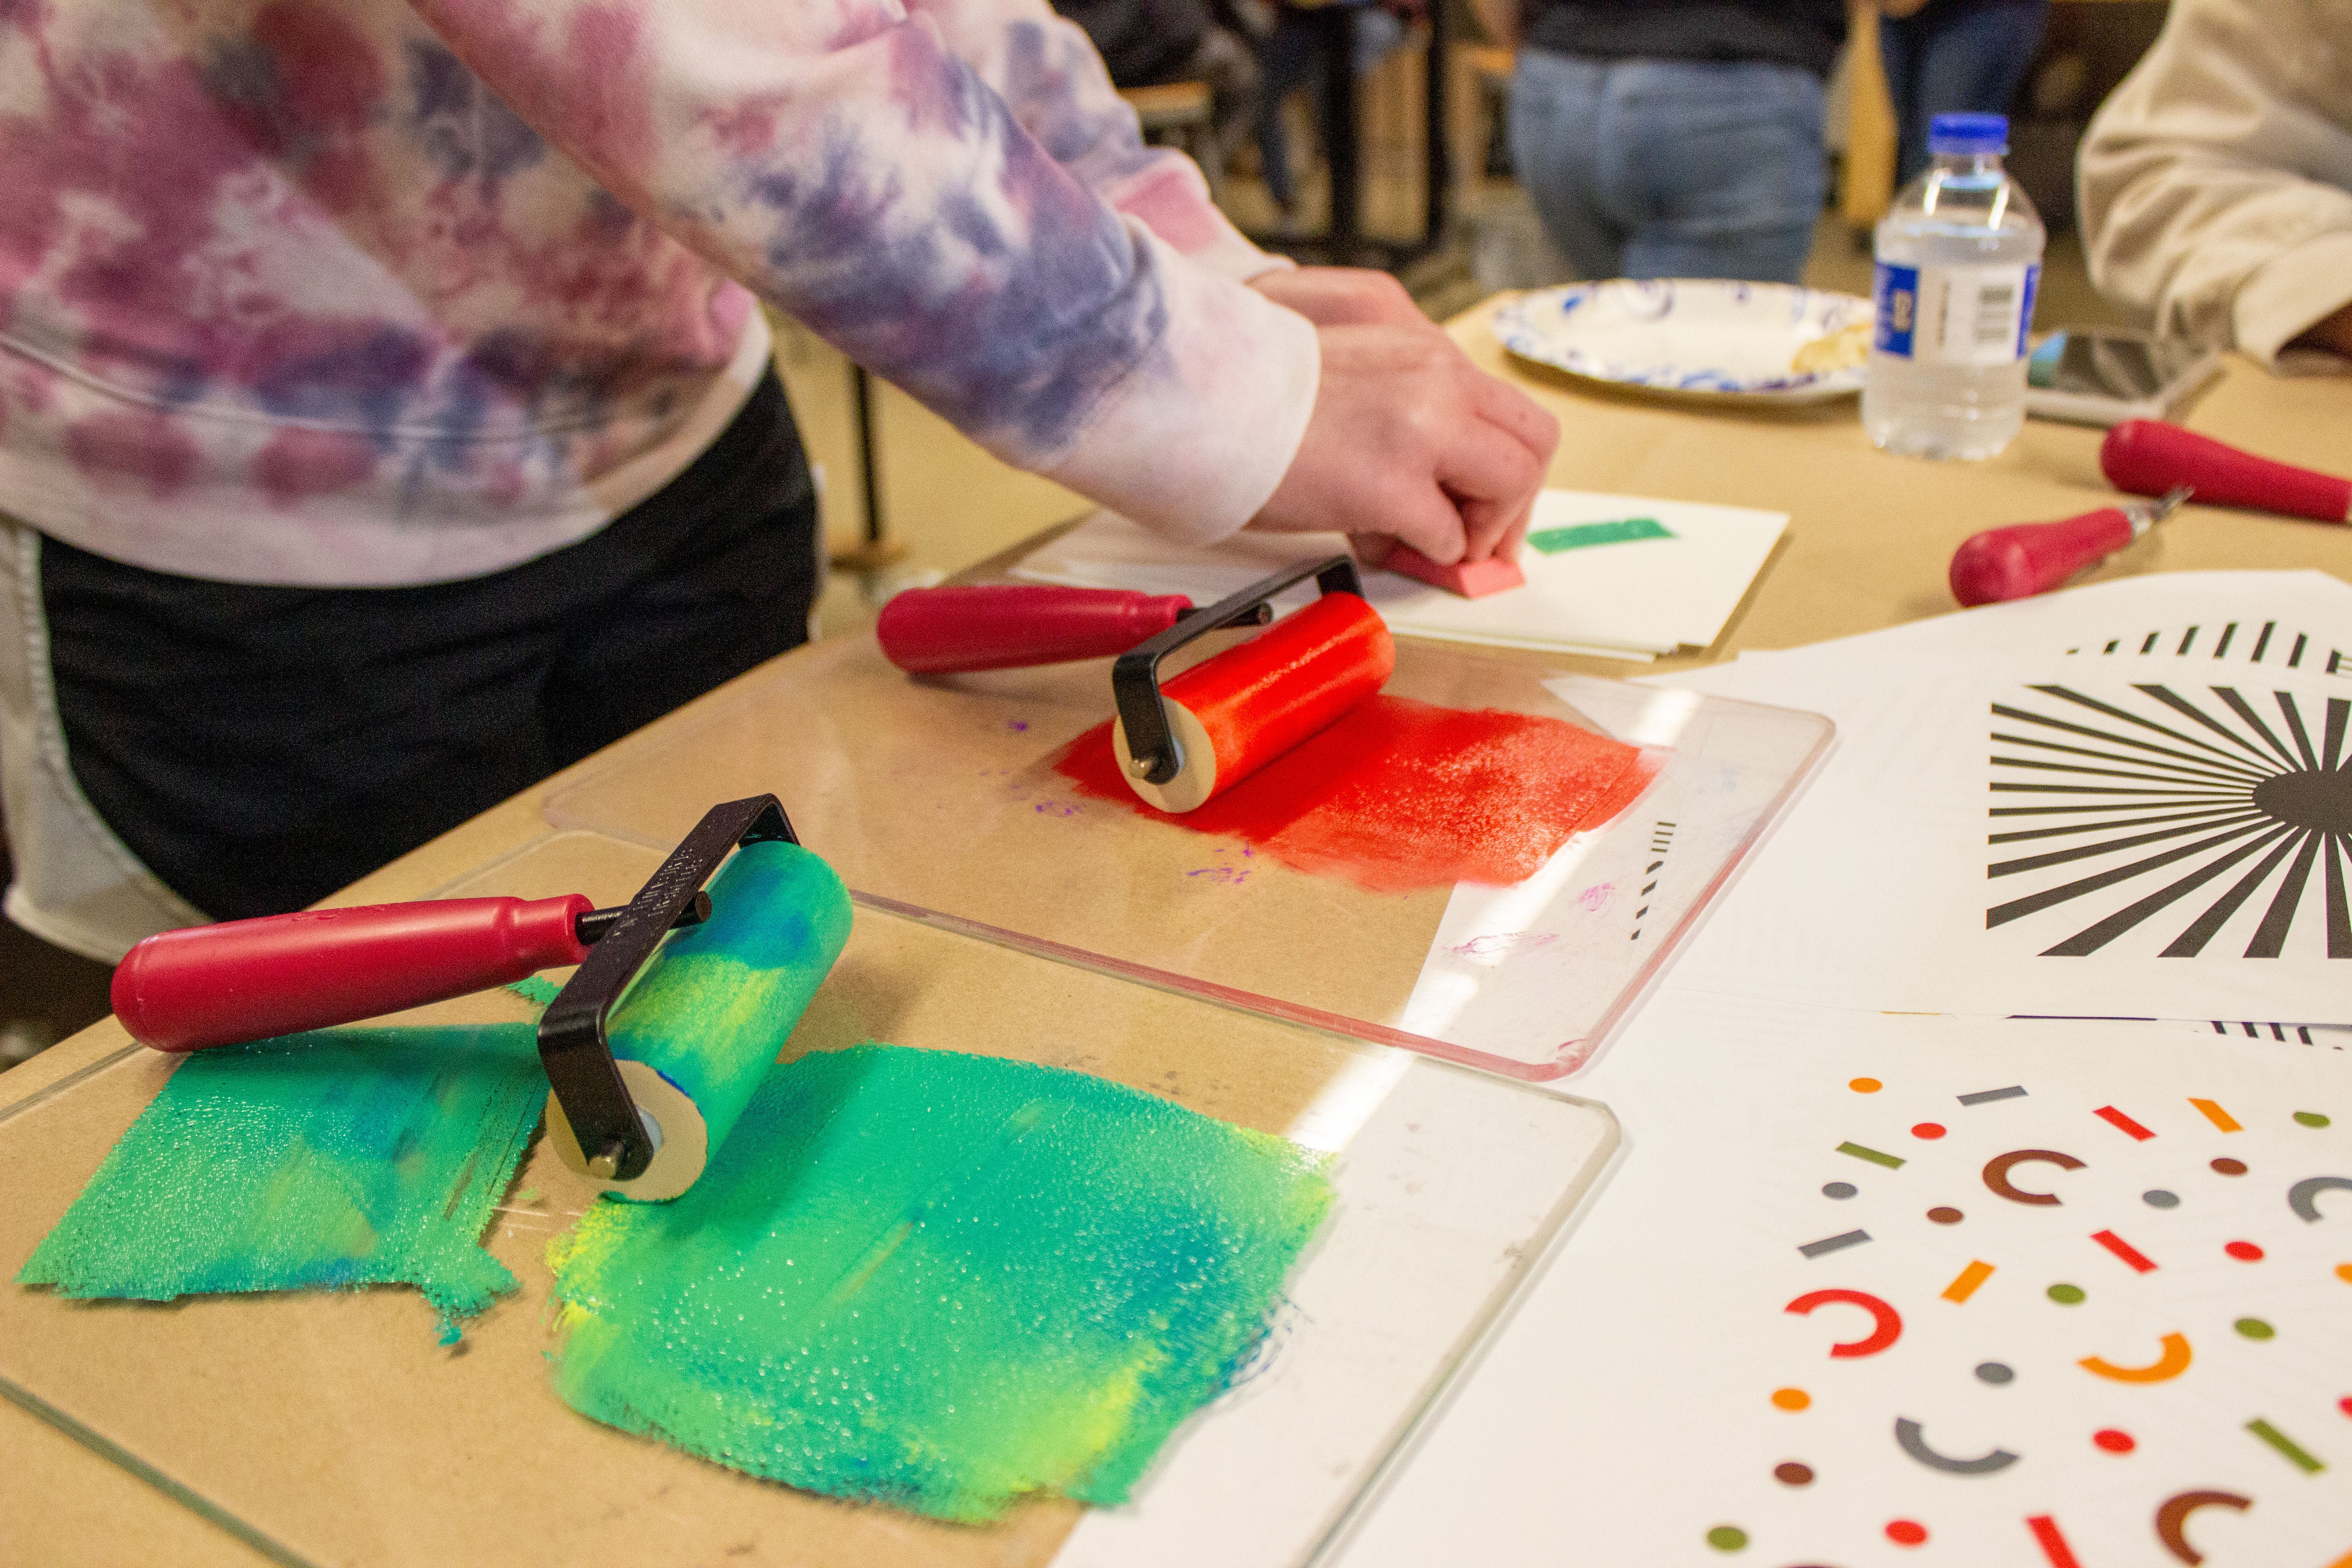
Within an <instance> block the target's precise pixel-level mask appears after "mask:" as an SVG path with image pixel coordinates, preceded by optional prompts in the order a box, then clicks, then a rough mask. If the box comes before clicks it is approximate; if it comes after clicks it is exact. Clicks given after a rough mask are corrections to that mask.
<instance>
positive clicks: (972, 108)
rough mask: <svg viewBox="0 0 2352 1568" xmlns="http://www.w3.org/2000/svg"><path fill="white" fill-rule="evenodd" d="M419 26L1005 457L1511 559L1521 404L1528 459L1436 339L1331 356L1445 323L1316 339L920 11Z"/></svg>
mask: <svg viewBox="0 0 2352 1568" xmlns="http://www.w3.org/2000/svg"><path fill="white" fill-rule="evenodd" d="M412 3H413V4H414V5H415V8H416V9H417V11H418V13H419V14H420V15H421V16H424V17H425V18H426V20H427V21H428V22H429V23H430V24H431V25H432V26H434V27H435V28H436V30H437V31H439V32H440V34H441V35H442V37H444V38H445V39H446V41H447V42H448V43H449V44H450V46H451V47H453V48H454V49H455V50H456V51H457V53H458V54H459V56H460V57H461V58H464V59H465V60H466V62H467V65H468V66H470V67H471V68H473V69H474V71H475V72H476V73H477V74H478V75H479V76H480V77H481V78H482V79H484V80H485V81H486V82H488V84H489V85H490V87H491V89H493V90H494V91H496V92H497V93H498V94H499V96H500V98H501V99H503V100H505V101H506V103H507V104H508V105H509V107H511V108H513V109H514V110H516V111H517V112H518V113H520V115H521V116H522V117H523V118H524V119H525V120H526V121H529V122H530V124H531V125H533V126H534V127H535V128H536V129H537V130H539V131H540V132H541V134H542V135H544V136H546V137H547V138H548V139H549V140H550V141H551V142H553V143H554V144H555V145H556V146H558V147H560V148H561V149H562V151H563V152H564V153H566V154H567V155H568V156H570V157H572V159H573V160H575V161H576V162H577V163H580V164H581V165H582V166H583V168H584V169H586V170H587V171H588V172H589V173H590V174H592V175H593V177H594V178H595V179H596V180H597V181H599V182H600V183H601V184H603V185H604V188H605V189H607V190H609V191H611V192H612V193H613V194H614V195H615V196H616V197H618V198H619V199H620V200H622V201H624V202H625V203H626V204H628V205H630V206H631V207H633V208H635V210H637V211H638V212H641V213H643V214H645V215H646V216H648V217H650V218H651V219H653V220H654V221H655V222H656V223H658V224H660V225H661V226H663V227H664V228H665V229H667V231H668V232H669V233H671V234H672V235H674V236H675V237H677V238H678V239H680V240H681V241H682V242H683V243H685V244H687V245H688V246H690V247H693V248H694V249H695V250H697V251H698V252H699V253H700V254H701V255H702V256H704V257H705V258H708V259H709V261H710V262H711V263H712V264H714V265H715V266H717V267H719V268H721V269H723V270H725V271H726V272H728V273H730V275H732V276H733V277H735V278H737V279H740V280H741V281H743V282H744V283H745V284H747V285H748V286H750V287H751V288H752V289H755V290H757V291H758V292H759V293H761V294H762V295H763V296H765V297H766V298H768V299H769V300H773V301H774V302H775V303H777V304H778V305H780V306H782V308H783V309H785V310H789V311H790V312H792V313H793V315H794V316H795V317H797V318H798V319H799V320H800V321H802V322H803V324H805V325H806V326H808V327H809V328H810V329H811V330H813V331H816V332H817V333H818V334H819V335H820V336H823V337H824V338H825V339H826V340H827V341H829V342H832V343H834V344H835V346H836V347H838V348H840V349H841V350H842V351H843V352H844V353H846V354H847V355H848V356H849V357H850V358H852V359H853V360H856V362H857V363H860V364H863V365H866V366H867V367H868V368H870V369H872V370H874V371H875V372H877V374H881V375H883V376H885V377H887V378H888V379H889V380H891V381H893V382H896V383H897V384H899V385H901V386H903V387H905V388H906V389H907V390H908V392H910V393H912V394H913V395H915V396H916V397H918V398H919V399H920V400H921V401H922V402H923V403H924V404H926V405H928V406H929V407H930V408H932V409H934V410H935V411H937V412H939V413H940V415H942V416H945V417H946V418H948V419H949V420H950V422H951V423H953V424H955V425H956V426H958V427H959V428H961V430H963V431H964V432H965V433H966V434H967V435H969V436H971V437H972V438H973V439H975V440H977V441H978V442H980V443H981V444H982V446H984V447H987V448H988V449H990V450H991V451H992V452H994V453H995V454H996V455H997V456H999V457H1001V458H1004V459H1005V460H1006V461H1008V462H1010V463H1013V464H1014V465H1015V466H1017V467H1021V468H1027V469H1030V470H1032V471H1034V472H1037V473H1042V474H1044V475H1045V476H1046V477H1048V478H1050V479H1055V480H1057V481H1059V482H1060V483H1063V484H1065V485H1067V486H1068V487H1069V488H1071V489H1075V490H1077V491H1078V492H1080V493H1081V494H1083V495H1087V496H1089V497H1091V498H1093V499H1094V500H1098V501H1100V502H1102V503H1103V504H1105V505H1107V506H1110V507H1113V508H1116V509H1117V510H1120V511H1123V512H1125V513H1126V514H1127V515H1129V517H1132V518H1134V519H1135V520H1136V521H1139V522H1142V523H1144V524H1146V525H1148V526H1150V527H1153V528H1155V529H1158V530H1160V531H1162V532H1165V533H1168V534H1170V535H1171V536H1174V537H1178V538H1183V539H1191V540H1197V541H1206V540H1212V539H1216V538H1220V537H1222V536H1223V535H1224V534H1226V533H1229V532H1231V531H1234V529H1237V528H1239V527H1241V526H1242V525H1243V524H1244V522H1246V521H1255V522H1256V523H1257V524H1258V525H1259V526H1261V527H1270V528H1281V529H1298V528H1333V529H1349V530H1354V531H1375V532H1385V533H1393V534H1396V535H1398V536H1400V537H1402V538H1404V539H1406V540H1408V541H1409V542H1412V543H1413V544H1414V545H1415V546H1416V547H1417V548H1420V549H1422V550H1423V551H1424V552H1427V553H1429V554H1431V555H1433V556H1434V557H1435V558H1436V559H1439V560H1442V561H1450V560H1454V559H1457V558H1460V557H1461V556H1462V555H1463V554H1464V552H1465V550H1466V551H1467V552H1469V555H1470V558H1472V559H1477V558H1480V557H1482V556H1483V555H1485V554H1486V553H1487V552H1489V551H1490V550H1491V549H1492V547H1493V545H1494V543H1495V542H1498V541H1500V540H1503V539H1506V538H1507V536H1508V529H1509V525H1508V524H1507V522H1506V523H1505V524H1504V525H1502V526H1501V527H1499V528H1497V527H1496V526H1493V525H1492V524H1491V523H1490V522H1489V521H1487V518H1486V514H1487V513H1489V512H1495V511H1507V510H1509V509H1510V507H1511V506H1512V505H1514V504H1516V503H1510V502H1507V501H1504V500H1496V499H1495V498H1496V497H1501V496H1507V495H1509V494H1513V493H1516V492H1517V490H1518V489H1521V488H1526V489H1528V493H1529V494H1530V495H1531V494H1532V481H1531V480H1526V479H1525V478H1524V470H1525V468H1526V464H1525V463H1524V462H1523V461H1522V460H1521V459H1520V458H1519V457H1518V455H1517V454H1515V453H1514V454H1505V455H1504V457H1503V458H1501V459H1500V460H1499V461H1498V459H1497V458H1496V452H1495V448H1494V446H1493V443H1492V441H1491V440H1490V439H1488V437H1489V436H1490V435H1491V433H1493V432H1494V431H1496V430H1500V429H1502V428H1504V427H1505V426H1499V425H1497V424H1496V419H1495V418H1494V417H1493V416H1492V411H1493V410H1494V409H1495V408H1496V407H1497V406H1498V405H1501V404H1502V403H1507V402H1508V401H1509V400H1510V399H1517V403H1518V404H1522V405H1526V406H1525V409H1524V410H1523V411H1522V410H1518V409H1516V408H1514V409H1513V410H1512V411H1511V412H1510V414H1509V415H1508V416H1507V418H1508V419H1509V420H1510V421H1512V422H1513V423H1514V424H1515V425H1516V426H1517V427H1519V428H1522V429H1526V430H1532V431H1537V432H1538V435H1537V438H1538V439H1541V436H1540V429H1539V427H1538V425H1537V424H1536V423H1534V422H1531V421H1529V420H1528V419H1527V417H1526V416H1527V415H1533V416H1534V421H1539V422H1541V424H1542V426H1549V418H1548V416H1543V415H1541V414H1540V413H1539V412H1538V411H1536V410H1535V409H1534V406H1533V405H1532V404H1528V402H1527V400H1526V399H1525V398H1524V397H1521V396H1519V395H1517V394H1516V393H1508V392H1507V389H1505V388H1503V387H1502V386H1501V384H1499V383H1493V382H1491V381H1490V380H1489V379H1488V378H1483V377H1476V373H1475V372H1468V374H1469V375H1470V376H1472V377H1475V378H1476V380H1477V381H1478V382H1480V383H1484V384H1483V385H1479V386H1477V387H1476V389H1475V391H1471V390H1466V389H1465V381H1464V373H1465V371H1467V362H1466V360H1462V358H1461V355H1460V351H1459V350H1458V349H1454V348H1453V346H1452V345H1451V343H1448V344H1446V345H1445V346H1446V348H1447V349H1449V350H1451V351H1452V354H1453V360H1452V361H1447V360H1444V357H1443V356H1440V355H1435V354H1433V353H1430V352H1429V351H1428V348H1427V345H1426V343H1425V341H1423V342H1421V346H1420V347H1419V348H1417V349H1416V350H1415V351H1414V352H1413V353H1408V354H1404V355H1402V358H1403V359H1404V360H1407V361H1410V362H1412V363H1399V364H1391V365H1386V366H1383V365H1381V364H1379V363H1366V362H1365V358H1364V356H1362V355H1360V354H1351V353H1346V352H1339V353H1335V354H1332V355H1330V357H1331V358H1332V359H1333V361H1334V363H1331V364H1330V365H1329V366H1328V367H1327V365H1326V363H1325V361H1326V358H1327V351H1326V348H1325V346H1324V341H1323V340H1328V339H1331V338H1332V335H1333V334H1335V333H1352V334H1356V336H1357V337H1358V338H1362V337H1366V336H1369V337H1371V338H1374V339H1378V338H1380V337H1381V335H1383V334H1387V335H1390V336H1395V337H1407V336H1411V337H1413V338H1415V339H1416V340H1417V341H1418V340H1425V338H1426V337H1427V335H1429V334H1430V333H1432V332H1433V329H1430V328H1428V327H1426V326H1425V325H1423V326H1422V327H1419V328H1412V327H1404V326H1366V327H1339V328H1328V329H1322V330H1320V331H1318V328H1317V327H1316V326H1314V325H1313V324H1311V323H1310V322H1309V321H1307V318H1306V317H1305V316H1303V315H1301V314H1299V313H1298V312H1297V311H1295V310H1287V309H1285V308H1283V307H1282V306H1281V305H1278V304H1276V303H1275V302H1274V301H1273V300H1268V299H1266V298H1265V297H1264V296H1263V295H1261V294H1260V293H1258V292H1257V291H1255V290H1254V289H1250V288H1249V287H1247V286H1246V285H1244V284H1242V283H1240V282H1237V281H1235V280H1234V279H1231V278H1229V277H1226V276H1224V275H1223V274H1221V273H1219V272H1217V271H1215V270H1214V269H1213V268H1208V267H1203V266H1200V265H1197V264H1195V263H1193V262H1192V261H1190V260H1188V259H1186V258H1184V257H1183V256H1181V255H1180V254H1179V253H1178V252H1177V251H1176V250H1175V249H1174V248H1173V247H1171V246H1170V245H1169V244H1168V243H1167V242H1166V241H1165V240H1162V239H1160V237H1158V236H1156V235H1155V234H1154V233H1152V232H1151V230H1150V229H1149V228H1148V227H1147V226H1145V225H1144V224H1143V223H1142V222H1141V221H1140V220H1138V219H1134V218H1127V219H1122V218H1121V216H1119V215H1118V213H1116V212H1114V211H1112V210H1111V208H1110V207H1109V206H1108V205H1106V204H1105V203H1104V202H1103V201H1102V200H1101V199H1100V198H1099V197H1098V196H1097V195H1095V194H1094V193H1093V192H1092V191H1091V190H1089V189H1088V188H1087V186H1086V185H1084V184H1081V183H1080V182H1079V181H1077V180H1076V178H1074V177H1073V176H1072V175H1071V174H1070V172H1069V171H1068V170H1067V169H1066V168H1064V167H1063V166H1062V165H1061V164H1060V163H1056V162H1055V160H1054V158H1053V157H1051V156H1050V155H1049V154H1048V153H1046V151H1045V149H1044V148H1043V147H1042V146H1040V144H1039V143H1038V142H1037V141H1036V139H1035V138H1034V137H1033V136H1031V135H1030V134H1029V132H1027V131H1026V130H1024V129H1023V127H1022V126H1021V125H1020V124H1019V123H1018V121H1016V120H1015V119H1014V117H1013V113H1012V111H1011V110H1009V109H1008V108H1007V106H1006V104H1005V102H1004V100H1003V98H1001V97H1000V96H999V95H998V94H997V93H996V92H994V91H993V90H992V89H990V88H989V87H988V85H987V84H986V83H985V82H983V81H982V80H981V79H980V77H979V75H978V74H977V73H976V72H975V71H974V70H973V69H972V68H971V66H970V65H968V64H967V63H965V62H964V61H963V60H961V59H960V58H958V57H957V56H956V55H955V54H954V52H953V51H952V50H950V48H949V47H947V44H946V41H945V39H944V38H943V37H942V36H941V34H940V30H939V27H938V25H937V24H936V22H934V21H933V20H932V19H931V18H929V17H928V16H920V15H918V16H907V15H905V14H903V13H901V12H899V11H898V10H897V9H896V7H895V5H891V4H889V0H843V4H842V5H840V6H838V7H832V6H828V7H822V8H820V7H816V6H799V5H788V6H777V5H766V4H760V3H754V0H659V3H656V0H542V3H541V4H539V5H533V6H530V7H528V8H524V7H520V6H517V5H513V4H512V0H412ZM820 13H821V14H820ZM1338 346H1339V349H1341V350H1346V349H1348V348H1349V347H1351V346H1353V345H1352V342H1349V343H1339V345H1338ZM1455 362H1459V363H1455ZM1372 405H1381V408H1380V409H1379V410H1378V412H1377V413H1370V412H1368V410H1370V409H1371V408H1372ZM1400 419H1402V420H1403V421H1406V422H1408V423H1410V424H1411V425H1412V427H1413V429H1414V431H1416V432H1417V433H1418V434H1419V436H1420V437H1421V438H1420V439H1417V440H1411V441H1408V440H1402V439H1399V440H1395V441H1393V442H1391V448H1390V449H1389V450H1386V451H1384V452H1382V453H1381V454H1380V455H1379V462H1378V467H1379V468H1381V471H1383V472H1385V473H1387V474H1388V475H1389V476H1390V479H1391V483H1390V484H1389V485H1388V486H1387V487H1386V489H1382V490H1377V491H1375V490H1368V489H1365V488H1364V487H1363V486H1362V485H1361V484H1360V482H1358V479H1359V472H1360V470H1362V469H1363V468H1365V467H1366V462H1365V458H1364V455H1363V453H1362V452H1361V450H1360V448H1359V447H1356V445H1355V443H1357V442H1358V441H1360V440H1361V439H1363V438H1365V437H1366V433H1367V432H1368V431H1374V430H1378V429H1380V428H1381V427H1382V426H1383V424H1384V422H1385V424H1387V425H1391V426H1392V425H1394V424H1395V423H1396V422H1397V421H1398V420H1400ZM1391 433H1392V434H1393V432H1391ZM1512 439H1513V440H1514V441H1517V442H1518V444H1519V445H1520V446H1521V447H1527V442H1526V441H1525V440H1522V439H1521V438H1520V437H1517V436H1514V437H1512ZM1529 449H1530V450H1532V448H1529ZM1540 456H1541V457H1542V458H1549V442H1548V440H1545V441H1543V450H1542V452H1541V454H1540ZM1538 467H1539V464H1538ZM1431 496H1438V497H1442V498H1445V499H1446V500H1448V502H1449V505H1450V506H1451V508H1452V510H1449V511H1447V512H1446V514H1445V515H1444V516H1440V515H1439V513H1438V511H1437V510H1433V509H1432V508H1431V507H1429V506H1428V505H1427V504H1426V501H1427V499H1428V498H1429V497H1431ZM1457 498H1458V499H1457ZM1465 520H1466V521H1465ZM1473 529H1475V530H1476V531H1475V532H1473V531H1472V530H1473Z"/></svg>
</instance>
